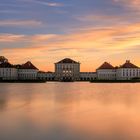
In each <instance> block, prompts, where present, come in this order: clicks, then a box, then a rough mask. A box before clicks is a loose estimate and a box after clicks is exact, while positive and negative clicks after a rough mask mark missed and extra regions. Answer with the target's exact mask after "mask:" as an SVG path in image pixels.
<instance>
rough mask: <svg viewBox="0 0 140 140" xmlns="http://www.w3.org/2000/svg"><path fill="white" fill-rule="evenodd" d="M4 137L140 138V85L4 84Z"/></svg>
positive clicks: (0, 130)
mask: <svg viewBox="0 0 140 140" xmlns="http://www.w3.org/2000/svg"><path fill="white" fill-rule="evenodd" d="M0 140H140V84H94V83H84V82H81V83H55V82H54V83H34V84H29V83H28V84H20V83H19V84H8V83H6V84H5V83H4V84H2V83H1V84H0Z"/></svg>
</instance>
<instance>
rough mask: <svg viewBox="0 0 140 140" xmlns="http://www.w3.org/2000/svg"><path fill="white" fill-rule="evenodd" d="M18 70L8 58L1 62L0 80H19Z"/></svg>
mask: <svg viewBox="0 0 140 140" xmlns="http://www.w3.org/2000/svg"><path fill="white" fill-rule="evenodd" d="M17 79H18V70H17V69H16V68H15V67H14V65H12V64H10V63H9V62H8V60H6V61H2V62H1V63H0V80H17Z"/></svg>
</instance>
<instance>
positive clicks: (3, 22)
mask: <svg viewBox="0 0 140 140" xmlns="http://www.w3.org/2000/svg"><path fill="white" fill-rule="evenodd" d="M42 25H43V23H42V22H41V21H37V20H0V26H21V27H38V26H42Z"/></svg>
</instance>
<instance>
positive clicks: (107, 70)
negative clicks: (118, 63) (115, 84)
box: [96, 62, 116, 80]
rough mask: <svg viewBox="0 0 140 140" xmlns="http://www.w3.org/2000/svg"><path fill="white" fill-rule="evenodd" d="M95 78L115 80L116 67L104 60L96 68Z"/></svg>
mask: <svg viewBox="0 0 140 140" xmlns="http://www.w3.org/2000/svg"><path fill="white" fill-rule="evenodd" d="M96 72H97V79H99V80H115V79H116V69H115V67H113V66H112V65H111V64H110V63H108V62H104V63H103V64H102V65H101V66H100V67H99V68H98V69H97V70H96Z"/></svg>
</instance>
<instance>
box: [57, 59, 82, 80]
mask: <svg viewBox="0 0 140 140" xmlns="http://www.w3.org/2000/svg"><path fill="white" fill-rule="evenodd" d="M55 80H57V81H79V80H80V63H79V62H76V61H74V60H72V59H70V58H65V59H63V60H61V61H59V62H57V63H55Z"/></svg>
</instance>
